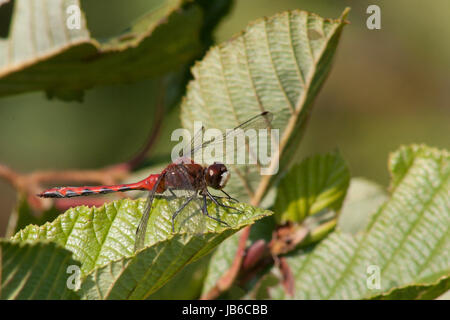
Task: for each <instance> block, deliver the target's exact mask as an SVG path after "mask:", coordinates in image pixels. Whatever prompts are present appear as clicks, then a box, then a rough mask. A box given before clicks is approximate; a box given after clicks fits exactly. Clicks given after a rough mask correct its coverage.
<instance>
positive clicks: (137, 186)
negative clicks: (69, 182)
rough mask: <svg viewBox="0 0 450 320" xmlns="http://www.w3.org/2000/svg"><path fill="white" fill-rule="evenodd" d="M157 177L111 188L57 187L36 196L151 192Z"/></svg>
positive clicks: (69, 196) (55, 196) (64, 196)
mask: <svg viewBox="0 0 450 320" xmlns="http://www.w3.org/2000/svg"><path fill="white" fill-rule="evenodd" d="M158 176H159V175H157V174H155V175H150V176H149V177H147V178H146V179H144V180H142V181H139V182H136V183H130V184H118V185H113V186H95V187H90V186H86V187H59V188H51V189H48V190H45V191H44V192H42V193H40V194H38V196H39V197H42V198H72V197H80V196H89V195H94V194H105V193H112V192H122V191H130V190H151V189H152V188H153V185H154V184H155V181H156V180H157V178H158Z"/></svg>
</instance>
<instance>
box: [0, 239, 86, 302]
mask: <svg viewBox="0 0 450 320" xmlns="http://www.w3.org/2000/svg"><path fill="white" fill-rule="evenodd" d="M78 265H79V263H78V262H76V261H75V260H73V259H72V253H71V252H70V251H68V250H66V249H63V248H61V247H60V246H58V245H55V244H54V243H41V242H37V243H35V244H27V243H18V242H12V241H6V240H0V299H19V300H23V299H40V300H43V299H76V298H77V296H76V294H75V293H74V291H72V290H71V289H69V288H68V283H72V281H71V279H69V277H70V276H71V274H70V273H68V272H69V271H70V269H69V267H71V266H74V267H75V268H77V267H78Z"/></svg>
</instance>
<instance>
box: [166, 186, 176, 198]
mask: <svg viewBox="0 0 450 320" xmlns="http://www.w3.org/2000/svg"><path fill="white" fill-rule="evenodd" d="M167 190H169V192H170V193H171V194H172V196H174V197H175V198H176V197H177V195H176V194H175V193H174V192H173V190H172V188H167Z"/></svg>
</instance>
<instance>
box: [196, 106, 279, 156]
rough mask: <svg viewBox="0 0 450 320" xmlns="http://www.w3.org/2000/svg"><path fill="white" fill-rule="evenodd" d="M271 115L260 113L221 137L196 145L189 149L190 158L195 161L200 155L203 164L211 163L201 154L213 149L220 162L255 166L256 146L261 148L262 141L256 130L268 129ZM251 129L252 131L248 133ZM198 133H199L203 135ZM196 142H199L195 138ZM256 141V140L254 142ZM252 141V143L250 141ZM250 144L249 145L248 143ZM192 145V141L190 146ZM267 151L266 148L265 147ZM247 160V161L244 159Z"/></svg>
mask: <svg viewBox="0 0 450 320" xmlns="http://www.w3.org/2000/svg"><path fill="white" fill-rule="evenodd" d="M272 119H273V114H272V113H271V112H268V111H265V112H262V113H260V114H258V115H256V116H254V117H252V118H250V119H248V120H247V121H245V122H243V123H241V124H240V125H239V126H237V127H235V128H233V129H231V130H227V131H226V132H225V133H223V134H222V135H219V136H216V137H213V138H211V139H208V140H207V141H204V142H202V143H200V144H198V143H197V145H196V146H195V147H191V153H190V155H189V156H190V158H191V159H196V158H197V156H198V154H201V156H202V157H201V158H202V159H203V162H204V163H209V162H211V159H208V156H209V155H208V153H209V152H206V153H203V151H204V150H205V148H209V149H210V150H213V149H214V153H215V155H214V158H218V159H222V160H221V162H223V163H226V164H244V163H247V164H251V163H253V164H256V163H257V159H258V150H257V149H256V147H257V146H259V147H262V146H261V142H263V141H262V140H260V139H259V138H258V132H257V131H256V130H260V129H268V128H270V126H271V122H272ZM250 129H253V130H254V131H250ZM203 132H204V129H203V131H202V132H200V131H199V133H203ZM199 133H197V134H196V136H195V137H194V138H196V141H201V139H199V138H198V137H197V136H198V134H199ZM254 139H256V140H254ZM252 140H254V141H252ZM249 142H250V143H249ZM193 143H194V139H193V140H192V142H191V145H192V144H193ZM265 147H266V149H267V146H265ZM246 158H247V159H246Z"/></svg>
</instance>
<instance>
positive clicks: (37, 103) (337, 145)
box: [0, 0, 450, 235]
mask: <svg viewBox="0 0 450 320" xmlns="http://www.w3.org/2000/svg"><path fill="white" fill-rule="evenodd" d="M155 1H157V0H153V1H149V0H131V1H127V2H126V4H125V2H124V1H120V0H95V1H94V0H85V1H82V6H83V10H84V11H85V12H86V16H87V21H88V26H89V28H90V30H91V33H92V35H93V36H94V37H96V38H98V39H105V38H108V37H110V36H114V35H116V34H117V33H119V32H121V31H123V30H124V29H126V28H127V26H129V25H130V24H131V23H132V21H134V20H135V19H137V18H138V17H140V16H142V14H143V13H145V12H146V11H148V9H149V8H150V7H152V6H154V3H153V2H155ZM369 4H377V5H379V6H380V7H381V27H382V28H381V30H368V29H367V27H366V19H367V17H368V14H367V13H366V8H367V6H368V5H369ZM346 6H349V7H351V9H352V10H351V12H350V15H349V17H348V20H350V22H351V24H350V25H348V26H346V27H345V29H344V32H343V35H342V38H341V42H340V44H339V47H338V50H337V55H336V57H335V60H334V66H333V68H332V70H331V74H330V76H329V78H328V79H327V81H326V82H325V85H324V87H323V89H322V90H321V92H320V93H319V96H318V97H317V99H316V102H315V106H314V111H313V115H312V118H311V121H310V123H309V128H308V130H307V133H306V136H305V139H304V142H303V144H302V147H301V148H302V151H303V152H302V155H303V156H308V155H311V154H313V153H317V152H328V151H331V150H334V149H339V150H340V151H341V152H342V153H343V155H344V157H345V159H346V160H347V161H348V163H349V165H350V168H351V172H352V176H364V177H367V178H369V179H371V180H374V181H376V182H378V183H380V184H382V185H384V186H386V187H388V184H389V174H388V170H387V159H388V155H389V153H390V152H391V151H394V150H395V149H397V148H398V147H399V146H400V145H402V144H409V143H426V144H428V145H431V146H435V147H439V148H447V149H450V90H449V88H450V72H449V71H450V42H449V41H448V39H450V20H449V19H448V13H449V12H450V1H448V0H434V1H428V2H427V1H421V0H396V1H389V0H386V1H361V0H354V1H344V0H320V1H318V0H277V1H274V0H236V1H235V2H234V6H233V7H232V9H231V11H230V13H229V15H228V16H226V17H225V18H224V20H223V21H222V22H221V24H220V25H219V26H218V28H217V29H216V31H215V36H216V41H217V42H222V41H226V40H227V39H229V38H230V37H232V36H233V35H234V34H236V33H238V32H239V31H241V30H243V29H244V28H245V26H246V25H247V23H248V22H250V21H251V20H255V19H257V18H259V17H262V16H270V15H273V14H274V13H276V12H280V11H283V10H288V9H304V10H308V11H312V12H315V13H317V14H319V15H321V16H323V17H329V18H337V17H339V16H340V14H341V12H342V11H343V9H344V8H345V7H346ZM154 81H155V80H152V79H149V80H145V81H141V82H138V83H133V84H127V85H115V86H109V87H98V88H95V89H92V90H88V91H86V93H85V97H84V101H83V102H82V103H79V102H70V103H69V102H63V101H60V100H47V99H46V97H45V94H44V93H43V92H35V93H27V94H22V95H17V96H12V97H6V98H2V99H0V163H3V164H6V165H8V166H10V167H12V168H13V169H15V170H17V171H20V172H30V171H33V170H40V169H65V168H80V169H81V168H100V167H103V166H105V165H109V164H114V163H118V162H122V161H125V160H127V159H129V158H131V157H132V156H133V155H134V154H135V153H136V152H137V151H138V150H139V149H140V147H141V146H142V145H143V144H144V142H145V140H146V138H147V135H148V133H149V131H150V129H151V126H152V119H153V117H154V114H153V113H154V108H153V106H154V104H155V100H156V94H157V92H156V90H155V85H154ZM177 127H180V119H179V109H178V108H177V107H175V108H172V109H171V111H170V113H169V114H168V115H167V116H166V118H165V120H164V123H163V131H162V134H161V136H160V140H159V143H158V144H157V145H156V147H155V149H154V150H153V151H152V153H151V158H152V159H157V158H158V159H161V158H164V157H166V158H167V160H170V156H169V152H170V147H171V145H170V144H169V143H167V142H168V141H170V138H169V137H170V133H171V131H172V130H173V129H174V128H177ZM298 160H299V161H300V160H301V159H298ZM15 201H16V194H15V191H14V190H13V189H12V187H10V186H9V185H8V184H6V183H5V182H4V181H1V180H0V235H3V234H4V232H5V229H6V224H7V219H8V216H9V214H10V212H11V210H12V209H13V206H14V204H15Z"/></svg>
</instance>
